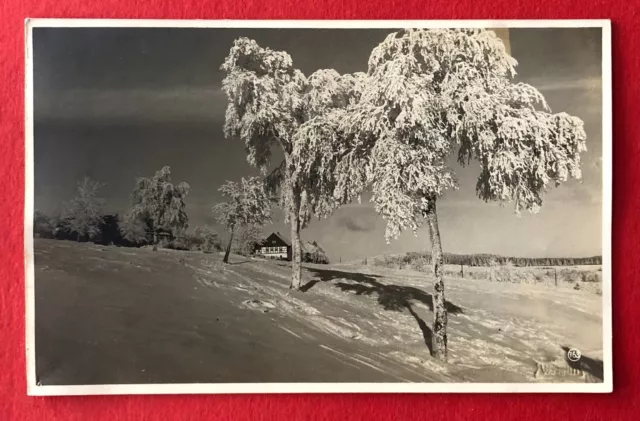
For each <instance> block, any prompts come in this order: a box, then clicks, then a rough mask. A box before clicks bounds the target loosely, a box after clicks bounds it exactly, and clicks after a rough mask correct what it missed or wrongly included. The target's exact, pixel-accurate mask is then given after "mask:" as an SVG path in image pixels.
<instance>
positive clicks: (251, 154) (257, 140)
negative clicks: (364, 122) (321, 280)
mask: <svg viewBox="0 0 640 421" xmlns="http://www.w3.org/2000/svg"><path fill="white" fill-rule="evenodd" d="M221 68H222V70H223V71H224V72H225V73H226V77H225V79H224V81H223V83H222V89H223V90H224V91H225V92H226V94H227V97H228V99H229V106H228V108H227V113H226V121H225V127H224V132H225V134H226V136H228V137H238V138H240V139H242V140H243V141H244V143H245V146H246V149H247V159H248V161H249V163H250V164H252V165H254V166H256V167H258V168H259V169H260V170H261V171H262V172H263V174H266V173H267V169H268V167H269V165H270V158H271V155H272V147H276V148H279V149H280V150H281V151H282V153H283V155H284V161H283V162H282V164H281V165H280V166H278V167H276V169H275V170H274V171H273V172H272V173H271V174H270V176H268V177H267V179H266V184H267V186H268V187H271V188H272V190H277V191H279V193H280V200H279V202H280V205H281V206H282V208H283V210H284V213H285V222H289V223H290V224H291V242H292V279H291V287H292V288H295V289H299V288H300V286H301V278H300V267H301V266H300V262H301V257H302V256H301V244H300V230H301V229H302V228H304V226H305V225H306V224H307V223H308V221H309V216H310V215H311V214H313V213H314V211H313V209H310V207H313V206H315V204H316V202H317V201H316V200H315V199H314V197H312V196H313V195H310V194H309V193H310V192H309V191H308V185H305V184H304V183H299V182H297V181H296V179H295V176H294V173H295V172H296V165H297V162H299V161H295V160H294V159H293V154H294V153H295V150H296V147H297V145H296V143H297V142H299V141H305V140H306V139H305V137H304V136H296V132H297V131H298V130H299V129H300V127H301V126H302V125H303V124H304V123H306V122H308V121H310V120H312V119H313V118H314V117H316V116H319V115H323V114H324V113H326V112H328V110H330V109H334V108H340V107H344V106H345V105H346V104H347V102H348V99H347V98H348V97H349V93H350V89H351V88H350V86H352V85H353V83H354V78H353V77H351V76H349V75H347V76H344V77H343V76H340V75H339V74H338V73H337V72H336V71H334V70H319V71H317V72H315V73H314V74H313V75H311V76H310V77H309V78H307V77H305V75H304V74H303V73H302V72H301V71H299V70H297V69H295V68H294V67H293V61H292V59H291V56H289V54H287V53H286V52H281V51H273V50H271V49H269V48H263V47H260V46H259V45H258V44H257V43H256V42H255V41H253V40H250V39H248V38H239V39H237V40H236V41H235V42H234V44H233V46H232V48H231V50H230V52H229V55H228V56H227V58H226V60H225V62H224V64H223V65H222V67H221ZM323 172H324V169H320V170H319V173H323ZM319 206H324V204H321V205H319Z"/></svg>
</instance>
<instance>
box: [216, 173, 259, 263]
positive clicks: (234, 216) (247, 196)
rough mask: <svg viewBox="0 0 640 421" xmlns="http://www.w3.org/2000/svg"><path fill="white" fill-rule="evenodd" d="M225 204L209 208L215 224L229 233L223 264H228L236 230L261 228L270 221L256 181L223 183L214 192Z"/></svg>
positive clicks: (244, 179) (252, 179) (242, 180)
mask: <svg viewBox="0 0 640 421" xmlns="http://www.w3.org/2000/svg"><path fill="white" fill-rule="evenodd" d="M218 190H219V191H220V192H221V193H222V195H223V196H224V197H226V198H227V201H226V202H221V203H218V204H216V205H214V206H213V209H212V210H213V213H214V214H215V215H216V218H217V220H218V222H219V223H220V224H222V225H224V226H225V227H226V228H227V230H228V231H229V242H228V243H227V248H226V250H225V253H224V259H223V262H224V263H229V254H230V253H231V245H232V244H233V236H234V235H235V234H236V233H237V231H238V230H239V229H247V228H248V227H251V226H261V225H263V224H265V223H266V222H268V221H270V220H271V200H270V198H269V196H268V195H267V193H266V192H265V189H264V184H263V182H262V180H260V178H259V177H249V178H244V177H243V178H242V179H241V180H240V182H239V183H236V182H233V181H227V182H226V183H224V184H223V185H222V186H221V187H220V188H219V189H218Z"/></svg>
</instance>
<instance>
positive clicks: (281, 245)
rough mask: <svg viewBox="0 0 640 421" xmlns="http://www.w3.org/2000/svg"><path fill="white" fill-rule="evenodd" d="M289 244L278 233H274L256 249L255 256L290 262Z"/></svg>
mask: <svg viewBox="0 0 640 421" xmlns="http://www.w3.org/2000/svg"><path fill="white" fill-rule="evenodd" d="M291 252H292V250H291V242H290V241H289V240H288V239H287V238H285V237H284V236H283V235H282V234H280V233H279V232H274V233H273V234H271V235H270V236H268V237H267V238H265V239H264V241H262V243H260V244H259V245H258V247H257V250H256V254H257V255H259V256H262V257H265V258H268V259H280V260H291Z"/></svg>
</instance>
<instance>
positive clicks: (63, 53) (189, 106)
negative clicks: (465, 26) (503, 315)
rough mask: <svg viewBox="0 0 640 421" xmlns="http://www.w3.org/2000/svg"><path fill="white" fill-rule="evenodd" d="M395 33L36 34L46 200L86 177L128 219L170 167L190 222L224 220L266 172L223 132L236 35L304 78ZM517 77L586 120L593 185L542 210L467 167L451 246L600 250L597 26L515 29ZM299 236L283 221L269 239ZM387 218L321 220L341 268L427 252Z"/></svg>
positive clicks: (355, 58) (360, 210)
mask: <svg viewBox="0 0 640 421" xmlns="http://www.w3.org/2000/svg"><path fill="white" fill-rule="evenodd" d="M389 32H390V30H388V29H375V30H363V29H350V30H347V29H345V30H337V29H329V30H317V29H304V30H303V29H285V30H277V29H255V30H249V29H184V28H181V29H177V28H176V29H167V28H154V29H151V28H145V29H133V28H110V29H109V28H35V29H34V32H33V34H34V38H33V40H34V98H35V139H34V148H35V150H34V156H35V205H36V208H37V209H40V210H42V211H45V212H47V213H54V212H58V211H59V210H60V209H61V207H62V203H63V202H64V201H66V200H69V199H70V198H71V197H73V193H74V188H75V183H76V181H77V180H79V179H80V178H81V177H83V176H85V175H87V176H90V177H92V178H94V179H96V180H98V181H101V182H104V183H105V187H104V189H103V191H102V196H103V197H105V199H106V200H107V210H108V211H109V212H119V213H123V212H124V211H125V210H126V209H127V207H128V202H129V194H130V192H131V189H132V187H133V183H134V179H135V178H136V177H138V176H149V175H152V174H153V173H154V171H156V170H157V169H159V168H160V167H162V166H163V165H170V166H171V168H172V171H173V177H174V181H178V182H179V181H186V182H188V183H189V184H190V185H191V193H190V195H189V196H188V200H187V211H188V214H189V217H190V226H191V227H195V226H197V225H202V224H211V225H214V220H213V218H212V215H211V212H210V208H211V205H212V204H213V203H215V202H216V201H217V200H219V199H220V196H219V194H218V192H217V188H218V187H219V186H220V184H222V183H223V182H224V181H225V180H237V179H239V178H240V177H241V176H245V175H248V174H256V171H255V170H254V169H253V168H251V167H250V166H249V165H248V164H247V163H246V159H245V157H246V154H245V152H244V147H243V144H242V142H241V141H239V140H235V139H225V138H224V136H223V133H222V124H223V122H224V111H225V108H226V97H225V96H224V94H223V93H222V92H221V91H220V84H221V81H222V78H223V74H222V73H221V72H220V70H219V67H220V64H221V63H222V62H223V60H224V58H225V57H226V55H227V54H228V52H229V48H230V46H231V44H232V42H233V40H234V39H235V38H237V37H239V36H248V37H250V38H254V39H256V40H257V41H258V43H259V44H261V45H263V46H268V47H271V48H273V49H277V50H285V51H287V52H288V53H289V54H291V56H292V57H293V61H294V64H295V65H296V66H297V67H298V68H300V69H301V70H302V71H303V72H304V73H305V74H307V75H308V74H310V73H312V72H313V71H315V70H317V69H320V68H334V69H336V70H337V71H338V72H340V73H345V72H354V71H364V70H366V65H367V60H368V56H369V54H370V52H371V50H372V48H373V47H375V46H376V45H377V44H378V43H379V42H381V41H382V40H383V39H384V37H385V36H386V35H387V34H388V33H389ZM509 37H510V43H511V54H512V55H513V56H514V57H515V58H516V59H517V60H518V62H519V63H520V64H519V66H518V68H517V70H518V78H519V80H522V81H525V82H528V83H531V84H533V85H534V86H536V87H537V88H538V89H540V91H541V92H542V93H543V94H544V95H545V97H546V98H547V100H548V102H549V104H550V105H551V107H552V109H553V110H554V111H555V112H560V111H566V112H568V113H570V114H573V115H576V116H578V117H580V118H582V119H583V120H584V121H585V126H586V131H587V136H588V140H587V146H588V152H587V153H586V154H585V155H584V156H583V180H582V182H576V181H572V182H569V183H567V184H566V185H563V186H562V187H560V188H558V189H552V190H550V192H549V194H548V195H547V196H546V202H545V204H544V205H543V209H542V211H541V212H540V214H538V215H523V216H522V217H516V216H515V215H514V214H513V211H512V208H511V207H509V206H507V207H504V208H501V207H500V206H499V205H498V204H485V203H484V202H482V201H480V200H478V199H477V198H476V197H475V192H474V188H475V178H476V177H477V174H478V169H477V167H475V166H473V165H472V166H471V167H468V168H465V169H459V171H458V172H457V174H458V178H459V181H460V190H458V191H451V192H447V193H446V194H445V196H444V198H443V199H442V200H441V201H440V207H439V217H440V222H441V233H442V237H443V246H444V248H445V250H447V251H451V252H459V253H475V252H487V253H489V252H493V253H499V254H505V255H527V256H532V255H535V256H557V255H572V256H583V255H594V254H600V253H601V205H602V197H601V178H602V172H601V161H602V160H601V156H602V135H601V133H602V113H601V106H602V105H601V104H602V88H601V84H602V80H601V31H600V29H512V30H510V35H509ZM275 230H278V231H281V232H283V233H287V232H288V229H287V227H285V226H284V225H283V223H282V218H281V217H279V215H278V217H277V218H276V221H275V222H274V225H273V226H267V227H266V228H265V231H269V232H270V231H275ZM383 232H384V222H383V221H382V219H381V218H380V217H378V216H377V215H376V214H375V212H374V211H373V208H372V206H371V205H370V204H369V203H368V202H366V201H363V203H362V205H358V204H352V205H347V206H345V207H344V208H342V209H340V210H339V211H338V212H337V213H336V214H335V215H333V216H332V217H331V218H329V219H327V220H322V221H317V220H314V221H312V223H311V225H310V226H309V227H308V228H307V229H306V230H305V231H303V240H309V241H310V240H317V241H318V242H319V243H320V244H321V245H322V246H323V247H324V248H325V249H326V250H327V251H328V253H329V257H330V258H332V260H334V261H335V260H337V259H338V258H339V257H342V258H343V259H345V260H346V259H353V258H357V257H360V256H365V255H369V256H371V255H376V254H381V253H384V252H387V253H394V252H403V251H410V250H411V251H414V250H424V249H426V248H428V246H427V240H426V233H425V231H423V230H421V231H420V232H419V236H418V237H417V238H416V237H414V236H413V234H412V233H406V234H405V235H403V236H402V237H401V238H400V239H399V240H397V241H394V242H392V243H391V244H390V245H387V244H385V243H384V239H383Z"/></svg>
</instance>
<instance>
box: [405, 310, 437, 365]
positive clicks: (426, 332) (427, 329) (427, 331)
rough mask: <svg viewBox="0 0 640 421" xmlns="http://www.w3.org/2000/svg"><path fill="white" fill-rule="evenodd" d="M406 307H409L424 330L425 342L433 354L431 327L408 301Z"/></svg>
mask: <svg viewBox="0 0 640 421" xmlns="http://www.w3.org/2000/svg"><path fill="white" fill-rule="evenodd" d="M406 307H407V310H409V313H410V314H411V315H412V316H413V318H414V319H416V322H417V323H418V327H419V328H420V330H421V331H422V337H423V338H424V344H425V345H426V346H427V348H429V353H430V354H432V353H433V348H432V346H431V344H432V342H431V341H432V335H431V328H430V327H429V326H427V324H426V323H425V322H424V320H422V318H421V317H420V316H419V315H418V314H417V313H416V312H415V311H414V310H413V307H411V304H409V303H406Z"/></svg>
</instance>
